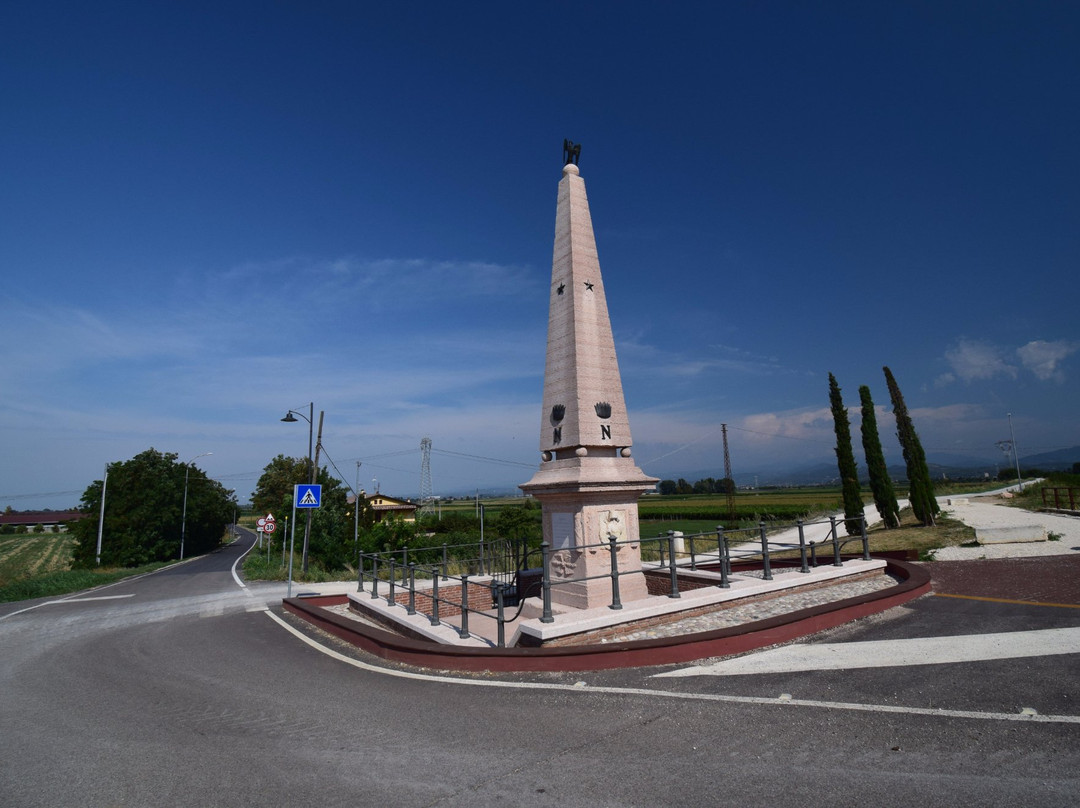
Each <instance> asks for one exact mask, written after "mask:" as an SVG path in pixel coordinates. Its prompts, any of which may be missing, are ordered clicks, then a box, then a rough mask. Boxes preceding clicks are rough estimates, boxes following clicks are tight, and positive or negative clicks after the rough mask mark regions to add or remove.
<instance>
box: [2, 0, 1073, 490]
mask: <svg viewBox="0 0 1080 808" xmlns="http://www.w3.org/2000/svg"><path fill="white" fill-rule="evenodd" d="M1078 42H1080V7H1078V6H1077V5H1075V4H1072V3H1029V2H1016V3H994V2H978V3H960V2H949V3H939V2H926V3H922V2H918V3H915V2H912V3H889V2H883V3H856V2H852V3H815V4H808V3H796V2H754V3H750V2H745V3H734V2H733V3H719V4H717V3H700V4H699V3H692V4H684V3H665V4H663V6H662V7H661V6H660V5H655V6H654V5H646V4H639V3H584V2H579V3H544V4H539V3H537V4H524V3H522V4H516V3H514V4H512V3H498V4H496V3H473V4H467V5H462V4H448V3H352V2H308V3H292V2H278V3H242V2H214V3H186V2H180V3H172V4H156V3H136V2H131V3H115V2H109V1H108V0H103V2H99V3H92V4H91V3H54V2H49V1H48V0H42V1H41V2H35V3H8V4H5V5H4V7H3V9H2V10H0V76H2V82H3V88H4V89H3V101H4V103H3V107H4V114H3V119H2V122H0V168H2V176H3V182H2V183H0V269H2V276H3V278H4V280H5V282H4V284H3V287H2V290H0V306H2V308H0V311H2V313H3V314H2V317H0V352H2V359H0V455H2V457H3V462H2V464H0V465H2V467H0V507H3V506H4V505H7V504H10V505H12V506H13V507H15V508H17V509H28V508H37V507H66V506H70V505H74V504H75V503H77V501H78V499H79V495H80V494H81V492H82V491H83V489H84V488H85V487H86V486H87V485H88V484H89V483H90V482H91V481H92V480H94V479H98V478H100V477H101V473H102V469H103V467H104V465H105V463H107V462H111V461H116V460H125V459H128V458H130V457H132V456H133V455H135V454H137V453H138V452H140V451H142V450H144V449H146V448H148V447H151V446H153V447H155V448H157V449H159V450H162V451H169V452H176V453H178V454H179V455H180V458H181V460H186V459H188V458H191V457H194V456H195V455H199V454H202V453H204V452H213V455H212V456H209V457H204V458H201V459H200V460H199V461H198V464H199V466H200V467H201V468H203V469H204V470H205V471H206V472H207V473H208V474H209V475H210V476H212V477H214V478H216V479H219V480H221V481H222V482H223V483H225V484H226V485H228V486H229V487H231V488H235V489H236V490H237V493H238V494H239V496H240V498H241V499H242V500H243V499H245V498H246V497H247V495H248V493H249V492H250V491H251V489H252V488H253V486H254V484H255V481H256V480H257V478H258V475H259V472H260V471H261V469H262V468H263V466H265V465H266V463H267V462H269V460H270V459H271V458H273V457H274V456H275V455H277V454H279V453H283V454H287V455H294V456H302V455H304V454H305V453H306V451H307V435H306V434H304V432H305V429H304V428H305V427H306V424H304V423H303V422H301V423H300V424H283V423H281V422H280V420H279V419H280V418H281V416H282V415H284V413H285V412H286V410H288V409H290V408H292V409H300V410H303V411H304V412H306V411H307V405H308V402H311V401H313V402H314V404H315V413H316V420H317V419H318V412H319V411H320V410H325V412H326V421H325V426H324V436H323V442H324V445H325V447H326V451H327V453H328V455H329V456H330V458H331V459H332V460H333V461H334V463H335V464H336V465H337V467H338V468H339V469H340V470H341V472H342V473H343V474H344V476H345V477H346V478H348V479H349V480H350V481H353V480H354V478H355V476H356V474H357V469H356V462H357V461H358V460H359V461H360V462H362V464H363V465H362V466H361V468H360V471H359V476H360V480H361V483H360V484H361V486H362V487H364V488H365V489H367V490H369V491H370V490H371V488H372V487H373V486H374V485H375V484H376V483H375V481H376V480H377V481H378V483H377V484H378V485H379V487H380V488H381V490H382V491H383V492H385V493H389V494H397V495H402V496H412V495H415V494H416V493H417V492H418V490H419V483H420V450H419V446H420V441H421V439H422V438H423V437H430V438H431V439H432V441H433V447H434V451H433V454H432V460H431V469H432V478H433V484H434V490H435V493H437V494H438V493H444V492H451V491H461V490H473V489H477V488H479V489H480V490H481V491H488V490H495V489H507V488H512V487H514V486H516V485H517V484H518V483H520V482H524V481H526V480H527V479H529V477H530V476H531V471H532V469H533V468H535V465H536V463H537V462H538V459H539V458H538V440H539V436H538V434H536V424H537V415H538V408H539V407H540V398H541V393H542V383H543V379H542V375H543V368H544V347H545V332H546V323H547V299H548V282H549V278H550V267H551V250H552V239H553V235H554V215H555V200H556V186H557V183H558V181H559V178H560V162H561V160H560V158H561V154H562V151H561V149H562V141H563V139H564V138H569V139H571V140H574V141H577V142H580V143H582V144H583V147H582V154H581V164H580V165H581V173H582V176H583V177H584V179H585V181H586V185H587V188H588V192H589V199H590V205H591V209H592V215H593V224H594V227H595V231H596V237H597V242H598V247H599V253H600V261H601V265H602V268H603V272H604V281H605V286H606V290H607V296H608V303H609V306H610V310H611V318H612V325H613V328H614V333H615V338H616V347H617V350H618V353H619V361H620V367H621V370H622V378H623V385H624V388H625V394H626V400H627V406H628V408H629V411H630V423H631V428H632V430H633V434H634V439H635V447H634V454H635V457H636V458H637V459H638V461H639V463H641V464H642V466H643V468H644V469H645V470H646V471H647V472H650V473H652V474H654V475H655V476H660V477H669V476H680V475H692V474H693V473H695V472H696V471H698V470H706V469H716V468H722V465H723V461H722V452H721V448H720V424H721V423H722V422H724V423H727V424H729V429H730V444H731V454H732V462H733V465H734V471H735V477H736V480H737V481H738V482H740V483H741V482H743V481H744V480H741V479H740V475H741V474H746V473H750V472H751V471H754V472H756V471H758V470H764V469H768V468H775V467H778V466H786V467H797V466H800V465H806V464H810V463H815V462H830V461H831V460H832V458H833V453H832V447H833V434H832V421H831V417H830V415H829V411H828V382H827V378H828V377H827V374H828V373H829V372H832V373H834V374H835V375H836V377H837V379H838V381H839V383H840V385H841V387H842V388H843V392H844V395H845V401H846V403H847V404H849V405H850V406H854V407H857V406H858V387H859V386H860V385H862V384H867V385H869V386H870V388H871V390H872V392H873V395H874V399H875V402H876V403H877V404H878V405H879V406H880V407H881V408H883V411H882V413H881V415H879V420H880V423H881V425H882V433H883V439H884V441H885V444H886V446H885V448H886V453H887V455H888V457H889V459H890V461H891V462H895V461H899V449H898V447H897V446H896V445H895V439H894V438H893V436H892V432H893V423H892V419H891V416H890V415H886V414H885V412H884V411H885V410H889V409H891V408H889V406H888V405H889V402H888V395H887V391H886V388H885V384H884V378H883V376H882V373H881V367H882V366H883V365H888V366H890V367H891V369H892V370H893V372H894V373H895V375H896V377H897V379H898V381H899V383H900V386H901V389H902V390H903V392H904V394H905V397H906V400H907V404H908V407H909V409H910V410H911V411H912V414H913V416H914V419H915V425H916V428H917V430H918V431H919V434H920V436H921V438H922V441H923V444H924V446H926V447H927V449H928V451H929V452H930V453H931V454H934V453H935V452H937V453H950V454H959V455H967V456H974V457H980V458H986V459H987V460H988V461H989V462H992V461H995V460H1000V459H1001V454H1000V452H999V451H998V450H997V449H996V448H995V446H994V443H995V441H998V440H1001V439H1005V438H1008V437H1009V424H1008V421H1007V419H1006V413H1009V412H1011V413H1012V421H1013V427H1014V430H1015V434H1016V441H1017V443H1018V444H1019V446H1020V453H1021V454H1022V455H1024V454H1031V453H1035V452H1038V451H1045V450H1051V449H1056V448H1061V447H1066V446H1074V445H1077V444H1080V419H1078V418H1077V402H1078V401H1080V325H1078V318H1077V290H1078V281H1077V278H1078V273H1077V270H1078V258H1080V228H1078V226H1077V225H1078V222H1080V181H1078V180H1080V171H1078V169H1080V150H1078V149H1077V147H1076V144H1077V143H1080V107H1078V105H1077V103H1076V98H1077V96H1078V94H1080V47H1077V43H1078ZM857 454H859V455H860V458H861V453H858V452H857ZM461 455H471V456H473V457H462V456H461ZM475 458H485V459H483V460H478V459H475ZM493 461H498V462H493Z"/></svg>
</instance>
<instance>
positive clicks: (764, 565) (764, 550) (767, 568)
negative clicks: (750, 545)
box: [758, 520, 772, 581]
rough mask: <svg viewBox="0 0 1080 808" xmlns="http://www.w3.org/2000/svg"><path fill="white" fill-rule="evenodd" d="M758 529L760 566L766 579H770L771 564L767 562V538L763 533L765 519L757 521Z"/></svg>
mask: <svg viewBox="0 0 1080 808" xmlns="http://www.w3.org/2000/svg"><path fill="white" fill-rule="evenodd" d="M758 530H760V531H761V568H762V570H763V571H764V573H765V575H764V576H763V577H764V579H765V580H766V581H771V580H772V564H771V563H770V562H769V538H768V536H766V535H765V521H764V520H762V521H760V522H758Z"/></svg>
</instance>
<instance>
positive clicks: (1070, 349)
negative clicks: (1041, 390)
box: [1016, 339, 1080, 382]
mask: <svg viewBox="0 0 1080 808" xmlns="http://www.w3.org/2000/svg"><path fill="white" fill-rule="evenodd" d="M1077 350H1080V343H1078V342H1066V341H1065V340H1058V341H1057V342H1045V341H1044V340H1041V339H1040V340H1033V341H1032V342H1029V343H1028V344H1027V345H1023V346H1021V347H1020V348H1017V349H1016V355H1017V356H1019V357H1020V362H1021V364H1022V365H1023V366H1024V367H1025V368H1026V369H1028V370H1030V371H1031V372H1032V373H1034V374H1035V377H1036V378H1037V379H1041V380H1042V381H1056V382H1063V381H1065V373H1064V372H1063V371H1062V370H1061V368H1060V367H1059V366H1060V364H1061V362H1062V360H1064V359H1066V358H1067V357H1068V356H1070V355H1072V354H1074V353H1076V351H1077Z"/></svg>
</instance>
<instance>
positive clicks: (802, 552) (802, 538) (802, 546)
mask: <svg viewBox="0 0 1080 808" xmlns="http://www.w3.org/2000/svg"><path fill="white" fill-rule="evenodd" d="M795 524H796V525H798V526H799V560H800V561H801V562H802V567H801V568H800V569H799V572H810V568H809V567H808V566H806V533H805V532H804V531H803V521H802V519H799V520H797V521H796V522H795Z"/></svg>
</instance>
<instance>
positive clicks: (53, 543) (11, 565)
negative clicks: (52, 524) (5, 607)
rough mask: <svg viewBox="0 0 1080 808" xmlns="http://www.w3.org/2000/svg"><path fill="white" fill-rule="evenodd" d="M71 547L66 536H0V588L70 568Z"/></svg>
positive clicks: (56, 534)
mask: <svg viewBox="0 0 1080 808" xmlns="http://www.w3.org/2000/svg"><path fill="white" fill-rule="evenodd" d="M74 544H75V540H74V539H73V538H71V537H70V536H69V535H68V534H66V533H24V534H14V535H11V534H9V535H3V536H0V588H3V587H5V586H7V585H8V584H10V583H13V582H14V581H17V580H22V579H25V578H30V577H33V576H35V575H45V574H46V573H50V572H59V571H63V570H66V569H69V568H70V567H71V548H72V547H73V546H74Z"/></svg>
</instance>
